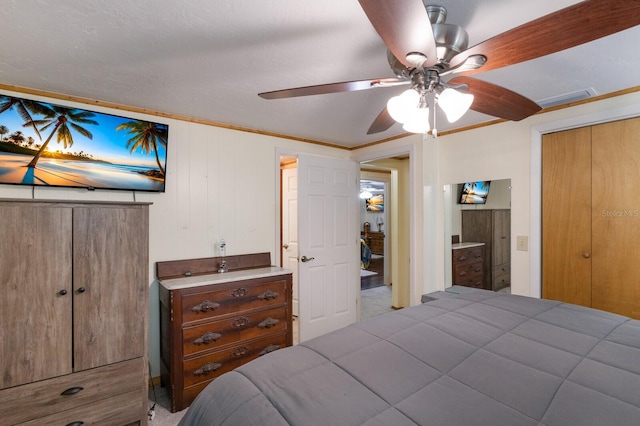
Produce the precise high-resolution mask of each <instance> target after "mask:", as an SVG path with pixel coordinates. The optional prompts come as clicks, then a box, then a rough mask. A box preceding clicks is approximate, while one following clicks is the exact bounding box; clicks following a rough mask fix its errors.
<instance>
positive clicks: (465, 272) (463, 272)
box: [458, 271, 467, 277]
mask: <svg viewBox="0 0 640 426" xmlns="http://www.w3.org/2000/svg"><path fill="white" fill-rule="evenodd" d="M458 275H460V276H461V277H464V276H465V275H467V271H461V272H460V273H459V274H458Z"/></svg>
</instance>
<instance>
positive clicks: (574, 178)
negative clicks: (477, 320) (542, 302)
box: [542, 118, 640, 318]
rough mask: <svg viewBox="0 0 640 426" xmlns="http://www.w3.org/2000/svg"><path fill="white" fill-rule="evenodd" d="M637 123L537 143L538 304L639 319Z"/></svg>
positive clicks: (611, 125) (578, 131) (639, 162)
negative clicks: (558, 302)
mask: <svg viewBox="0 0 640 426" xmlns="http://www.w3.org/2000/svg"><path fill="white" fill-rule="evenodd" d="M638 188H640V118H635V119H629V120H622V121H617V122H612V123H605V124H599V125H594V126H590V127H584V128H579V129H573V130H567V131H563V132H558V133H552V134H547V135H544V136H543V139H542V297H544V298H548V299H556V300H561V301H564V302H569V303H575V304H579V305H583V306H588V307H593V308H597V309H602V310H605V311H609V312H614V313H618V314H622V315H626V316H630V317H633V318H640V285H639V284H638V283H640V262H638V259H640V198H639V197H638V196H637V192H638Z"/></svg>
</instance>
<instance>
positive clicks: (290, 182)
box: [282, 168, 300, 316]
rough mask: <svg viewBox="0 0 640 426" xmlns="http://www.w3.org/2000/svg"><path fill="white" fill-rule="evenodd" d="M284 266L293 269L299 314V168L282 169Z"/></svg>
mask: <svg viewBox="0 0 640 426" xmlns="http://www.w3.org/2000/svg"><path fill="white" fill-rule="evenodd" d="M282 267H283V268H286V269H289V270H290V271H292V274H291V275H292V281H293V300H292V302H293V306H292V309H293V315H295V316H299V315H300V314H299V312H300V311H299V307H298V306H299V291H298V170H297V169H296V168H290V169H283V170H282Z"/></svg>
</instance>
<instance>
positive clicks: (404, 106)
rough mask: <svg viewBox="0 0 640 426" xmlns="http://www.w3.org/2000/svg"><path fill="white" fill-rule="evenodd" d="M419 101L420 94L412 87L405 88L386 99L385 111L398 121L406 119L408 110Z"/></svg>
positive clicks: (413, 107)
mask: <svg viewBox="0 0 640 426" xmlns="http://www.w3.org/2000/svg"><path fill="white" fill-rule="evenodd" d="M419 102H420V95H419V94H418V92H416V91H415V90H414V89H409V90H405V91H404V92H402V93H401V94H400V95H398V96H394V97H392V98H391V99H389V100H388V101H387V111H388V112H389V115H390V116H391V118H393V119H394V120H395V121H397V122H398V123H404V122H405V121H407V119H408V117H409V114H410V111H411V110H412V109H415V108H416V107H417V106H418V104H419Z"/></svg>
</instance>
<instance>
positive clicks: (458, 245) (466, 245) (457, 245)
mask: <svg viewBox="0 0 640 426" xmlns="http://www.w3.org/2000/svg"><path fill="white" fill-rule="evenodd" d="M483 245H484V243H474V242H468V243H455V244H451V249H452V250H457V249H463V248H469V247H479V246H483Z"/></svg>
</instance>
